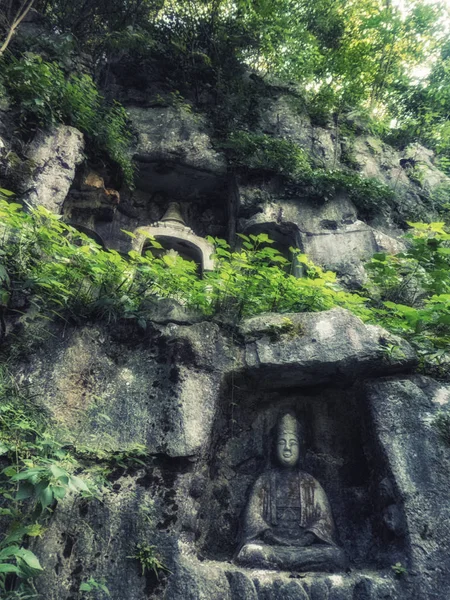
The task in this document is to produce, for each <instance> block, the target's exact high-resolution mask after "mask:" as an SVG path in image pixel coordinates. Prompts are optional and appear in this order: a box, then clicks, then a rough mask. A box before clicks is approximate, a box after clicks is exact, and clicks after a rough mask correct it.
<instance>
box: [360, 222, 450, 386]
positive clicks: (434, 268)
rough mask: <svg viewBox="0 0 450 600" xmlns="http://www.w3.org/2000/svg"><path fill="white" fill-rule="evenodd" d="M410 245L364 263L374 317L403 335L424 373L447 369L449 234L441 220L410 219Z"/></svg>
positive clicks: (449, 337)
mask: <svg viewBox="0 0 450 600" xmlns="http://www.w3.org/2000/svg"><path fill="white" fill-rule="evenodd" d="M410 225H411V226H412V227H413V230H412V231H411V232H409V233H408V234H407V235H406V236H405V238H406V241H407V243H408V249H407V250H406V251H405V252H403V253H401V254H397V255H396V256H392V255H386V254H383V253H378V254H376V255H375V256H374V258H373V259H372V260H371V261H370V262H369V263H368V265H367V269H368V275H369V283H368V285H367V289H366V291H367V295H368V296H369V297H371V299H372V301H371V304H372V306H373V309H372V310H373V316H374V317H376V318H377V319H378V322H379V323H380V324H381V325H383V326H384V327H386V328H387V329H389V330H390V331H393V332H394V333H397V334H399V335H402V336H404V337H406V338H407V339H408V340H409V341H410V342H411V343H412V344H413V345H414V346H415V348H416V350H417V352H418V354H419V357H420V359H421V367H422V369H424V370H426V371H427V372H428V373H430V374H433V375H436V376H441V377H448V376H449V373H450V356H449V354H448V345H449V343H450V276H449V275H450V234H448V233H447V231H446V229H445V226H444V223H429V224H426V223H410Z"/></svg>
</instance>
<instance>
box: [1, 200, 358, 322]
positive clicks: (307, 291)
mask: <svg viewBox="0 0 450 600" xmlns="http://www.w3.org/2000/svg"><path fill="white" fill-rule="evenodd" d="M0 219H1V221H2V223H4V228H5V230H4V233H3V239H4V240H5V241H6V243H5V244H4V245H3V248H2V249H1V252H2V254H1V255H0V258H1V264H2V265H3V270H4V272H5V273H6V274H7V276H8V280H9V282H10V284H9V285H8V287H6V283H4V284H3V290H4V292H5V294H8V289H10V288H11V287H12V288H14V290H15V293H16V294H17V293H21V294H23V295H25V297H26V298H28V301H29V302H31V301H32V302H33V305H34V306H35V307H36V308H37V309H38V310H39V312H40V314H42V316H46V317H48V316H51V317H59V318H65V319H68V318H69V319H73V320H75V321H78V320H80V319H83V318H84V319H85V318H91V317H92V318H94V317H95V318H104V319H107V320H111V319H118V318H133V319H137V320H138V322H139V323H140V324H141V325H142V326H145V323H146V319H148V318H151V314H152V306H153V303H154V301H155V300H156V299H158V298H173V299H174V300H177V301H179V302H181V303H182V304H183V305H185V306H186V307H190V308H195V309H197V310H200V311H202V312H203V313H204V314H205V315H214V314H215V313H216V312H218V313H220V314H221V315H222V316H224V317H228V318H230V319H237V318H240V317H242V316H248V315H252V314H258V313H261V312H264V311H278V312H288V311H318V310H325V309H328V308H332V307H333V306H347V307H349V308H352V309H353V310H355V311H357V312H358V311H361V312H363V310H364V302H363V300H362V299H361V298H360V297H359V296H356V295H352V294H349V293H346V292H344V291H343V290H341V289H340V288H339V287H338V286H337V284H336V276H335V274H334V273H331V272H323V271H322V270H321V269H320V268H319V267H316V266H314V265H312V264H310V263H309V262H308V260H307V259H306V257H305V256H304V255H300V254H299V255H297V257H296V258H297V260H299V261H300V262H302V263H303V265H304V270H305V277H303V278H301V279H298V278H296V277H293V276H291V275H290V274H289V273H288V272H286V269H285V266H286V264H287V263H288V261H287V260H286V259H285V258H284V257H283V256H281V255H280V253H279V252H278V251H277V250H275V249H274V248H271V247H270V244H271V243H272V242H271V240H269V238H268V237H267V235H265V234H261V235H259V236H250V237H246V236H243V237H244V239H243V246H244V247H243V249H242V250H241V251H239V252H233V251H232V250H231V249H230V248H229V246H228V245H227V243H226V242H225V241H224V240H219V239H212V238H211V241H212V242H214V244H215V246H216V255H215V258H216V269H215V271H213V272H212V273H206V274H205V275H204V277H203V278H200V277H199V275H198V272H197V269H196V265H195V264H194V263H192V262H190V261H186V260H183V259H182V258H181V257H179V256H177V255H171V254H167V255H163V256H162V257H156V256H153V255H152V253H151V251H149V252H147V253H146V254H145V255H144V256H141V255H139V254H138V253H136V252H134V251H132V252H130V253H129V256H128V258H123V257H122V256H121V255H120V254H118V253H117V252H115V251H113V250H111V251H104V250H102V249H101V247H100V246H99V245H98V244H96V243H95V242H93V241H92V240H91V239H90V238H88V237H87V236H86V235H84V234H82V233H80V232H78V231H77V230H75V229H73V228H72V227H70V226H68V225H66V224H64V223H63V222H62V221H61V220H60V217H58V216H56V215H54V214H52V213H50V212H48V211H47V210H45V209H44V208H43V207H39V208H37V209H33V210H32V211H31V213H29V214H27V213H24V212H23V211H22V210H21V207H20V206H19V205H17V204H10V203H7V202H6V201H0ZM150 244H151V246H153V247H155V248H160V245H159V244H158V243H157V242H155V241H154V240H150ZM5 281H6V279H5ZM0 283H1V282H0Z"/></svg>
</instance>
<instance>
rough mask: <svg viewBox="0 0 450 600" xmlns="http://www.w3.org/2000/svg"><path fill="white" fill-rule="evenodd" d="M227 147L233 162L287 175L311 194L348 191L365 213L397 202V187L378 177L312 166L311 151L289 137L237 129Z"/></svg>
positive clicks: (320, 197)
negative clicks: (383, 181) (308, 153)
mask: <svg viewBox="0 0 450 600" xmlns="http://www.w3.org/2000/svg"><path fill="white" fill-rule="evenodd" d="M223 148H224V149H225V151H226V152H227V154H228V156H229V159H230V161H231V163H232V164H234V165H236V166H238V167H241V168H242V167H245V168H247V169H252V170H258V171H267V172H272V173H277V174H281V175H284V176H285V177H287V178H288V179H290V180H291V181H293V182H295V183H298V184H301V185H302V186H303V188H304V190H305V191H306V192H307V193H308V195H309V196H310V197H311V198H316V199H317V200H320V201H324V200H325V201H327V200H331V199H333V198H334V197H335V196H336V194H338V193H339V192H342V191H345V192H347V194H348V196H349V198H350V199H351V200H352V202H354V204H355V205H356V207H357V208H358V209H359V212H360V214H361V216H365V217H372V216H374V215H376V214H379V213H385V212H387V211H388V210H389V207H390V206H391V205H392V203H393V199H394V191H393V190H392V189H391V188H390V187H389V186H387V185H386V184H384V183H382V182H381V181H379V180H378V179H376V178H372V177H363V176H361V175H359V174H358V173H354V172H351V171H344V170H340V169H330V170H329V169H322V168H319V169H312V168H311V165H310V161H309V158H308V155H307V153H306V152H305V151H304V150H303V149H302V148H301V147H300V146H298V145H297V144H295V143H294V142H291V141H289V140H284V139H279V138H275V137H272V136H270V135H265V134H256V133H251V132H248V131H235V132H233V133H231V134H230V136H229V138H228V140H227V141H226V142H225V143H224V144H223Z"/></svg>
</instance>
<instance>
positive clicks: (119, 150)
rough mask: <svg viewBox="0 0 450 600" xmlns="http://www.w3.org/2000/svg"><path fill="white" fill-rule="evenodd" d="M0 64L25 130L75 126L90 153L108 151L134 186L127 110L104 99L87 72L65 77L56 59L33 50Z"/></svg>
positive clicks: (7, 90) (0, 78)
mask: <svg viewBox="0 0 450 600" xmlns="http://www.w3.org/2000/svg"><path fill="white" fill-rule="evenodd" d="M2 67H3V69H2V73H1V76H0V80H1V82H2V84H3V86H4V88H5V90H6V93H7V94H8V95H9V97H10V99H11V100H12V102H13V104H14V105H15V106H17V108H18V109H19V111H20V119H21V124H22V127H23V128H24V129H26V130H30V129H31V130H33V129H36V128H37V127H47V126H51V125H55V124H57V123H64V124H66V125H73V126H74V127H76V128H77V129H79V130H80V131H82V132H83V133H84V134H85V135H86V136H87V137H88V140H89V147H90V148H91V150H92V151H94V152H95V151H97V152H103V153H105V154H106V155H107V156H108V157H109V158H110V159H111V160H113V161H114V162H115V163H117V165H119V167H120V168H121V170H122V173H123V176H124V179H125V181H126V182H127V183H128V184H129V185H132V183H133V166H132V162H131V158H130V156H129V145H130V141H131V133H130V131H129V128H128V123H127V113H126V111H125V109H124V108H123V107H122V106H121V105H120V104H119V103H117V102H114V103H112V104H108V103H106V101H105V100H104V98H103V97H102V96H101V94H100V93H99V91H98V89H97V86H96V85H95V83H94V81H93V80H92V78H91V77H90V76H89V75H86V74H78V73H72V74H71V75H69V76H68V77H67V76H66V75H65V73H64V71H63V70H62V68H61V67H60V65H59V64H58V63H56V62H46V61H44V60H43V59H42V58H41V57H40V56H38V55H35V54H26V55H24V56H22V57H21V58H19V59H16V58H14V57H10V58H9V59H8V60H6V59H3V62H2Z"/></svg>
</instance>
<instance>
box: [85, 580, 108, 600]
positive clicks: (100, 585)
mask: <svg viewBox="0 0 450 600" xmlns="http://www.w3.org/2000/svg"><path fill="white" fill-rule="evenodd" d="M80 592H82V593H83V597H84V598H86V597H87V598H89V597H90V596H91V594H94V595H97V593H98V592H102V593H103V594H106V596H111V594H110V593H109V589H108V588H107V586H106V584H105V580H104V579H102V580H100V581H96V580H95V579H94V578H93V577H89V579H88V580H87V581H83V583H82V584H81V585H80Z"/></svg>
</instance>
